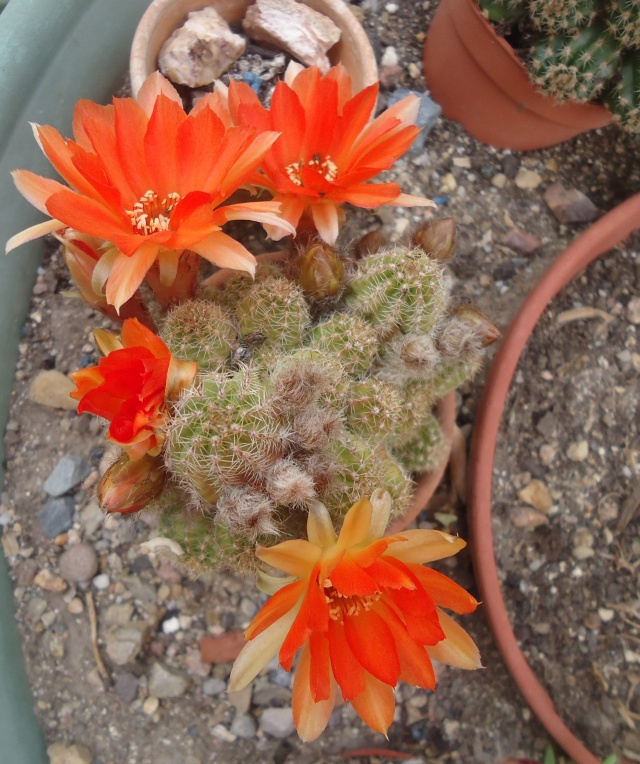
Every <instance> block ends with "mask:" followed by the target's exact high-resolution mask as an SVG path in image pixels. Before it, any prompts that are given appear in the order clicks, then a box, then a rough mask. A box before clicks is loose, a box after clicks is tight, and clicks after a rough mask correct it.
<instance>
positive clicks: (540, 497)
mask: <svg viewBox="0 0 640 764" xmlns="http://www.w3.org/2000/svg"><path fill="white" fill-rule="evenodd" d="M518 496H519V497H520V498H521V499H522V501H524V502H525V503H526V504H530V505H531V506H532V507H535V509H537V510H539V511H540V512H544V513H545V514H548V512H549V510H550V509H551V507H552V506H553V499H552V498H551V494H550V493H549V489H548V488H547V486H546V485H545V484H544V483H543V482H542V481H541V480H532V481H531V482H530V483H529V484H528V485H526V486H525V487H524V488H523V489H522V490H521V491H519V492H518Z"/></svg>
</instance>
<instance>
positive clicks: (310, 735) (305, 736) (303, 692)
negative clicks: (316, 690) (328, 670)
mask: <svg viewBox="0 0 640 764" xmlns="http://www.w3.org/2000/svg"><path fill="white" fill-rule="evenodd" d="M310 675H311V651H310V649H309V644H308V643H307V644H306V645H305V646H304V647H303V648H302V652H301V653H300V659H299V661H298V665H297V667H296V673H295V676H294V679H293V698H292V700H293V702H292V705H293V723H294V724H295V725H296V729H297V731H298V735H299V736H300V739H301V740H302V741H303V742H305V743H307V742H310V741H311V740H315V739H316V738H317V737H319V736H320V734H321V733H322V732H323V731H324V729H325V727H326V726H327V724H328V723H329V719H330V718H331V713H332V711H333V708H334V706H335V702H336V690H337V685H336V682H335V679H333V677H331V690H330V694H329V697H328V698H327V699H326V700H321V701H319V702H318V703H316V702H315V701H314V700H313V697H312V696H311V679H310Z"/></svg>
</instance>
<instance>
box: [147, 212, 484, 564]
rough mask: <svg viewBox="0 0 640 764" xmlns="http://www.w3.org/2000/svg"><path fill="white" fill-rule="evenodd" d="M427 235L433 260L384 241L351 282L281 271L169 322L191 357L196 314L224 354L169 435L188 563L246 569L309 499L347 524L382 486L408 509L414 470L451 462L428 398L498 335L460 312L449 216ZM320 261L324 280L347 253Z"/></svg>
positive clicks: (299, 517)
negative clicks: (449, 271) (325, 285)
mask: <svg viewBox="0 0 640 764" xmlns="http://www.w3.org/2000/svg"><path fill="white" fill-rule="evenodd" d="M420 236H421V238H420V237H418V238H414V244H415V241H417V240H418V239H419V240H421V241H423V242H425V244H424V246H425V247H427V246H428V248H429V249H430V250H432V255H433V256H430V255H429V254H427V253H426V252H425V251H424V249H422V248H420V247H418V246H410V247H404V246H397V245H396V246H388V247H385V248H383V249H382V250H381V251H379V252H375V253H373V254H369V255H366V256H364V257H362V258H361V259H360V260H359V261H357V266H354V265H351V266H350V269H349V271H348V275H344V274H345V271H341V270H340V268H337V267H333V266H332V268H331V273H332V274H334V275H335V274H338V273H340V274H342V275H341V278H342V282H341V284H339V285H338V288H336V289H334V288H333V286H335V285H333V286H332V289H331V290H324V291H323V290H320V291H318V290H315V291H313V292H312V293H310V294H309V295H308V296H305V293H304V292H303V290H302V288H301V286H300V285H299V284H298V283H296V282H295V280H293V279H294V278H295V277H296V276H295V274H296V269H290V268H288V267H286V266H285V267H284V268H280V266H273V265H271V266H268V267H266V268H264V267H261V268H259V269H258V275H257V278H256V281H255V282H251V281H250V280H249V279H247V278H245V277H239V278H238V277H234V278H233V279H231V280H230V283H224V284H221V285H219V286H210V287H209V288H208V291H207V292H206V299H203V300H202V301H201V302H197V303H194V304H185V305H184V306H180V307H179V308H177V309H175V310H174V311H173V312H172V313H171V314H170V315H169V317H168V318H167V321H166V322H165V324H164V326H163V328H162V334H163V337H164V338H165V341H166V342H167V344H168V346H169V347H170V348H172V349H174V350H175V352H178V351H180V350H182V351H183V355H185V354H186V351H189V352H191V353H192V355H193V357H194V358H196V356H195V355H194V353H195V351H192V350H191V344H192V343H191V342H190V338H189V336H188V335H189V332H190V329H189V328H188V327H189V326H190V325H191V324H190V322H192V321H196V322H197V321H198V320H199V319H200V318H201V319H202V320H203V322H204V324H205V326H204V327H201V326H197V327H195V328H194V336H196V337H197V340H196V341H197V342H198V343H202V344H203V345H204V346H207V347H212V348H214V350H206V351H204V350H203V351H200V352H199V353H198V357H197V360H198V361H199V363H201V366H200V374H199V377H198V379H197V381H196V383H195V384H194V385H193V386H192V387H191V388H190V389H188V390H187V391H185V392H184V393H183V395H182V397H181V398H180V400H179V401H177V402H176V403H175V404H174V406H173V409H172V411H171V416H170V419H169V423H168V425H167V428H166V430H167V432H166V445H165V452H164V453H165V463H166V466H167V470H168V472H169V474H170V476H171V478H172V482H173V485H174V486H176V487H177V490H179V491H181V492H182V495H183V496H184V502H185V504H186V505H187V506H188V507H190V510H189V511H188V512H187V513H186V516H185V518H178V517H176V516H175V514H174V512H173V511H171V512H169V511H166V510H164V511H163V513H162V518H163V519H162V532H163V533H164V534H165V535H166V536H168V537H169V538H171V539H174V540H175V541H176V542H177V543H178V544H180V546H181V548H182V551H183V554H182V556H181V561H182V564H184V565H187V566H188V565H192V566H193V567H194V569H198V570H200V569H201V568H203V567H204V568H206V567H219V566H224V565H232V566H236V567H238V566H247V565H251V564H252V563H251V559H250V555H247V554H246V550H247V548H248V547H250V546H251V545H252V544H253V543H255V542H256V540H259V539H263V538H268V537H270V536H271V537H272V541H271V542H270V543H273V540H274V538H273V537H275V538H276V539H277V538H288V537H292V536H295V535H300V534H303V533H304V527H305V518H306V512H307V510H306V507H307V504H308V502H309V501H310V500H312V499H319V500H320V501H322V502H323V503H324V504H325V505H326V506H327V508H328V510H329V512H330V513H331V514H332V516H333V518H334V519H335V521H336V524H339V521H340V518H341V517H342V516H343V515H344V513H345V512H346V511H347V510H348V509H349V507H350V506H351V504H353V503H354V502H355V501H357V500H358V499H359V498H361V497H362V496H368V495H371V493H372V492H373V491H374V490H375V489H376V488H380V487H383V488H385V489H386V490H388V491H389V492H390V493H391V495H392V497H393V499H394V508H395V511H396V512H402V511H403V509H404V508H405V507H406V506H407V504H408V502H409V500H410V496H411V488H412V482H411V479H410V472H411V471H414V470H424V469H430V468H432V467H434V466H436V465H437V463H438V462H439V461H441V460H442V458H443V454H444V453H445V451H446V442H445V439H444V436H443V435H442V432H441V430H440V426H439V424H438V422H437V420H436V418H435V417H434V416H433V414H432V407H433V404H434V403H435V402H436V401H437V399H438V397H440V395H441V394H442V393H443V392H444V391H448V390H450V389H452V388H453V387H455V386H456V385H457V384H459V383H460V382H461V381H463V379H465V378H466V377H467V376H468V375H469V373H470V372H472V371H473V370H475V368H476V367H477V364H478V362H479V357H480V349H481V346H482V345H483V344H486V339H487V336H488V335H490V334H491V332H488V330H487V323H488V322H487V320H486V319H485V320H484V321H483V320H482V319H481V318H479V317H480V316H481V314H479V313H477V312H475V313H474V312H473V311H472V310H471V309H468V310H467V312H466V313H465V311H464V310H463V311H462V312H460V311H457V312H456V311H451V309H450V307H449V302H450V298H449V277H448V276H447V275H446V272H445V268H444V260H446V259H447V258H448V256H449V254H450V249H451V247H452V245H453V240H454V238H455V231H454V230H453V229H452V224H451V221H449V222H445V223H442V222H441V221H434V222H433V223H432V224H427V225H426V226H425V227H423V230H422V231H421V234H420ZM427 242H430V243H429V244H427ZM445 250H446V252H445ZM316 254H317V253H316ZM321 254H322V257H321V258H317V257H310V258H307V259H306V260H304V262H305V264H306V265H307V266H309V267H307V268H306V270H305V271H304V278H305V279H306V280H307V282H308V283H316V279H315V274H314V272H313V268H314V267H315V264H318V267H321V268H322V270H323V273H324V271H325V270H326V265H327V262H330V263H333V260H334V259H335V257H337V254H335V255H334V254H332V253H326V252H322V253H321ZM299 257H303V259H304V253H303V255H301V256H299ZM297 273H298V277H300V278H302V275H301V274H302V270H300V269H298V270H297ZM331 279H333V276H332V277H331ZM332 283H333V282H332ZM339 293H343V297H342V301H338V297H337V295H338V294H339ZM312 316H315V317H312ZM482 318H483V317H482ZM216 322H217V323H218V324H219V326H216ZM489 323H490V322H489ZM491 326H493V325H491ZM212 337H213V339H212ZM220 338H221V339H220ZM256 338H257V339H256ZM494 338H495V337H494ZM239 350H243V351H246V353H243V354H242V355H239V353H238V351H239ZM198 513H200V515H198ZM207 534H213V536H214V538H213V539H212V540H211V539H208V537H207ZM201 537H202V538H201Z"/></svg>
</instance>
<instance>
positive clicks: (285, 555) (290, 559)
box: [256, 539, 320, 578]
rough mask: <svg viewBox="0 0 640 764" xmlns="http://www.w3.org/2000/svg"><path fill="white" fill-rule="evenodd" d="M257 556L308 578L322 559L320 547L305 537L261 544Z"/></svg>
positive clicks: (276, 566) (278, 567)
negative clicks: (265, 544)
mask: <svg viewBox="0 0 640 764" xmlns="http://www.w3.org/2000/svg"><path fill="white" fill-rule="evenodd" d="M256 557H257V558H258V559H259V560H262V562H266V563H267V565H271V567H272V568H276V570H281V571H282V572H283V573H288V574H289V575H292V576H296V577H298V578H306V577H307V576H308V575H309V573H310V572H311V570H312V568H313V566H314V565H315V564H316V562H317V561H318V560H319V559H320V549H319V548H318V547H317V546H315V544H311V543H309V542H308V541H305V540H304V539H291V540H289V541H282V542H281V543H280V544H276V545H275V546H271V547H264V546H259V547H258V549H257V551H256Z"/></svg>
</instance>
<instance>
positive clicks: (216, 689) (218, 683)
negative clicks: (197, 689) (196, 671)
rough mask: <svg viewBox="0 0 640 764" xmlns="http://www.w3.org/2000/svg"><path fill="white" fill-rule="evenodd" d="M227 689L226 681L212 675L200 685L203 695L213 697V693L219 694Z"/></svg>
mask: <svg viewBox="0 0 640 764" xmlns="http://www.w3.org/2000/svg"><path fill="white" fill-rule="evenodd" d="M226 689H227V683H226V682H225V681H224V680H222V679H218V678H217V677H215V676H212V677H211V679H207V681H206V682H204V683H203V685H202V692H203V694H204V695H207V696H209V697H213V696H214V695H221V694H222V693H223V692H224V691H225V690H226Z"/></svg>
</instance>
